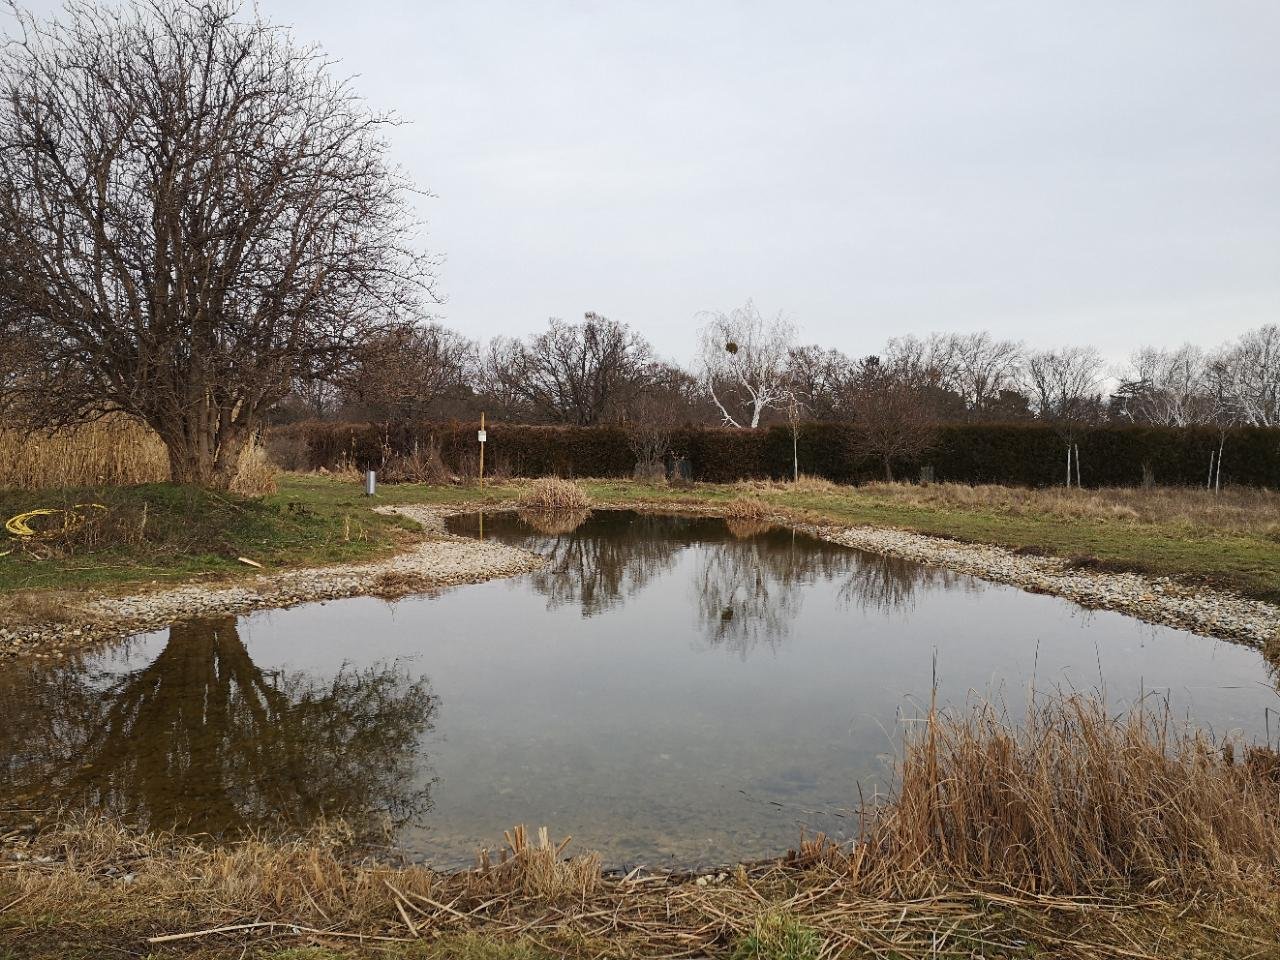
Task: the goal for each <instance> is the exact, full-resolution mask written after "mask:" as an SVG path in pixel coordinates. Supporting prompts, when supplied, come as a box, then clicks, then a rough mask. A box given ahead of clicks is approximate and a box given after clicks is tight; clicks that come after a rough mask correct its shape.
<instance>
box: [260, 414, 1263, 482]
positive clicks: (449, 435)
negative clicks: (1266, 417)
mask: <svg viewBox="0 0 1280 960" xmlns="http://www.w3.org/2000/svg"><path fill="white" fill-rule="evenodd" d="M488 441H489V442H488V447H487V449H486V453H485V456H486V470H488V471H492V472H494V473H502V474H506V475H510V476H523V477H538V476H546V475H551V474H554V475H558V476H565V477H574V476H577V477H629V476H631V474H632V470H633V468H634V467H635V456H634V455H633V454H632V453H631V449H630V447H629V446H628V444H627V433H626V430H625V428H623V427H556V426H551V427H548V426H526V425H522V424H493V425H491V426H490V427H489V433H488ZM268 443H269V445H270V446H271V447H273V448H279V449H281V450H289V451H291V452H292V453H291V459H292V461H293V462H290V463H288V464H286V465H287V466H292V467H295V468H301V469H313V470H314V469H318V468H320V467H325V468H330V469H331V468H333V467H334V466H335V465H337V464H339V463H342V462H349V463H354V464H355V465H356V466H357V467H358V468H359V469H362V470H364V469H369V468H373V469H378V468H379V467H380V466H382V465H383V464H384V463H386V462H387V460H388V459H389V458H390V457H392V456H395V455H402V454H408V453H411V452H412V451H413V450H414V449H415V445H416V446H417V447H427V446H429V445H434V444H439V446H440V452H441V456H442V458H443V459H444V462H445V463H446V464H447V465H448V466H449V467H450V468H451V469H454V470H459V471H461V472H464V473H473V472H474V469H475V468H474V461H475V458H476V450H477V446H478V445H477V443H476V426H475V424H465V425H464V424H457V423H453V424H442V423H402V424H395V425H391V426H387V425H380V424H360V423H321V422H312V423H303V424H293V425H290V426H287V427H277V428H275V429H274V430H273V431H272V432H271V434H270V435H269V438H268ZM1079 445H1080V460H1081V474H1082V478H1083V481H1084V484H1085V486H1091V487H1101V486H1134V485H1137V484H1139V483H1141V482H1142V479H1143V466H1144V464H1145V465H1147V466H1148V467H1149V468H1150V470H1151V471H1152V473H1153V475H1154V478H1155V482H1156V483H1158V484H1161V485H1195V484H1203V483H1204V482H1205V480H1206V479H1207V477H1208V473H1209V457H1210V454H1211V452H1212V451H1214V450H1216V449H1217V446H1218V434H1217V431H1215V430H1212V429H1205V428H1196V427H1188V428H1173V427H1141V426H1101V427H1095V428H1092V429H1090V430H1086V431H1084V432H1083V433H1081V434H1080V437H1079ZM851 447H852V444H851V443H850V428H849V427H848V426H846V425H844V424H839V423H805V424H801V426H800V432H799V451H800V471H801V472H802V473H806V474H810V475H814V476H820V477H826V478H828V479H830V480H834V481H836V482H839V483H851V482H861V481H866V480H877V479H880V478H881V477H882V476H883V467H882V466H881V464H880V462H879V461H878V460H876V459H874V458H864V457H855V456H854V455H852V453H851V452H850V451H851ZM672 448H673V450H674V452H675V453H676V454H677V455H678V456H682V457H686V458H688V460H689V461H690V464H691V465H692V468H693V476H694V479H696V480H703V481H708V482H717V483H725V482H732V481H735V480H745V479H760V478H785V477H789V476H790V474H791V429H790V427H788V426H785V425H783V426H775V427H768V428H764V429H759V430H735V429H732V428H722V427H683V428H680V429H677V430H676V431H674V433H673V435H672ZM925 464H928V465H931V466H932V467H933V468H934V477H935V478H936V479H937V480H940V481H953V482H957V483H1004V484H1015V485H1020V486H1033V487H1039V486H1053V485H1057V484H1061V483H1062V482H1063V480H1064V477H1065V475H1066V447H1065V445H1064V443H1063V441H1062V440H1061V439H1060V438H1059V436H1058V435H1057V433H1055V432H1054V430H1053V428H1052V427H1049V426H1045V425H1041V424H1035V423H1030V424H952V425H947V426H943V427H941V428H940V430H939V433H938V440H937V443H936V445H935V446H934V448H933V450H931V451H930V452H929V454H928V455H927V456H925V457H923V458H921V460H920V461H919V462H915V463H905V462H904V463H896V464H895V465H894V473H895V475H896V476H898V477H900V478H903V479H907V478H915V477H916V476H918V473H919V469H920V467H921V466H923V465H925ZM1222 481H1223V483H1232V484H1239V485H1243V486H1254V487H1276V486H1280V430H1276V429H1261V428H1253V427H1241V428H1236V429H1233V430H1231V431H1229V432H1228V434H1227V441H1226V447H1225V454H1224V457H1223V468H1222Z"/></svg>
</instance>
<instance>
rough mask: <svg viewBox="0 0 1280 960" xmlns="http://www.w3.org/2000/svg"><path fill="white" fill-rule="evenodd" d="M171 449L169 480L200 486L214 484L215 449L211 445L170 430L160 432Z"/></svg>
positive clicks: (165, 443)
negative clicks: (177, 434) (176, 434)
mask: <svg viewBox="0 0 1280 960" xmlns="http://www.w3.org/2000/svg"><path fill="white" fill-rule="evenodd" d="M160 439H161V440H163V441H164V445H165V447H166V448H167V449H168V451H169V482H170V483H179V484H190V485H193V486H198V487H208V486H212V485H213V451H212V449H211V446H210V445H208V444H206V443H203V442H200V441H199V440H196V441H194V442H192V441H191V440H189V439H188V438H187V437H184V436H174V435H172V434H169V433H168V432H164V433H161V434H160Z"/></svg>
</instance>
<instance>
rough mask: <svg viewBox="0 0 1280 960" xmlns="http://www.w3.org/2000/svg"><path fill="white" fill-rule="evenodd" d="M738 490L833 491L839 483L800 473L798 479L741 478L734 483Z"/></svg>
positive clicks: (778, 491) (780, 491)
mask: <svg viewBox="0 0 1280 960" xmlns="http://www.w3.org/2000/svg"><path fill="white" fill-rule="evenodd" d="M734 487H735V488H736V489H739V490H746V491H755V492H760V491H764V492H768V493H835V492H836V491H837V490H839V489H840V485H839V484H837V483H833V482H832V481H830V480H828V479H827V478H826V477H815V476H811V475H809V474H807V473H802V474H800V479H798V480H742V481H739V482H738V483H735V484H734Z"/></svg>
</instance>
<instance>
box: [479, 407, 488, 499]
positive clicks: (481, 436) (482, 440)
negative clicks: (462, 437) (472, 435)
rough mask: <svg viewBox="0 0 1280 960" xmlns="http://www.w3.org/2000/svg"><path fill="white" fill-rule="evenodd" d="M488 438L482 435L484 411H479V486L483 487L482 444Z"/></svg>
mask: <svg viewBox="0 0 1280 960" xmlns="http://www.w3.org/2000/svg"><path fill="white" fill-rule="evenodd" d="M487 439H488V437H486V436H485V435H484V411H483V410H482V411H480V486H482V487H483V486H484V442H485V440H487Z"/></svg>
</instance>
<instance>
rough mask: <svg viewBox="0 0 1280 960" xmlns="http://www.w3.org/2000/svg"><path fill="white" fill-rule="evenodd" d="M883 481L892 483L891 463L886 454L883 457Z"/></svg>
mask: <svg viewBox="0 0 1280 960" xmlns="http://www.w3.org/2000/svg"><path fill="white" fill-rule="evenodd" d="M884 479H885V482H887V483H893V463H892V462H891V461H890V459H889V455H888V454H887V453H886V454H885V455H884Z"/></svg>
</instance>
